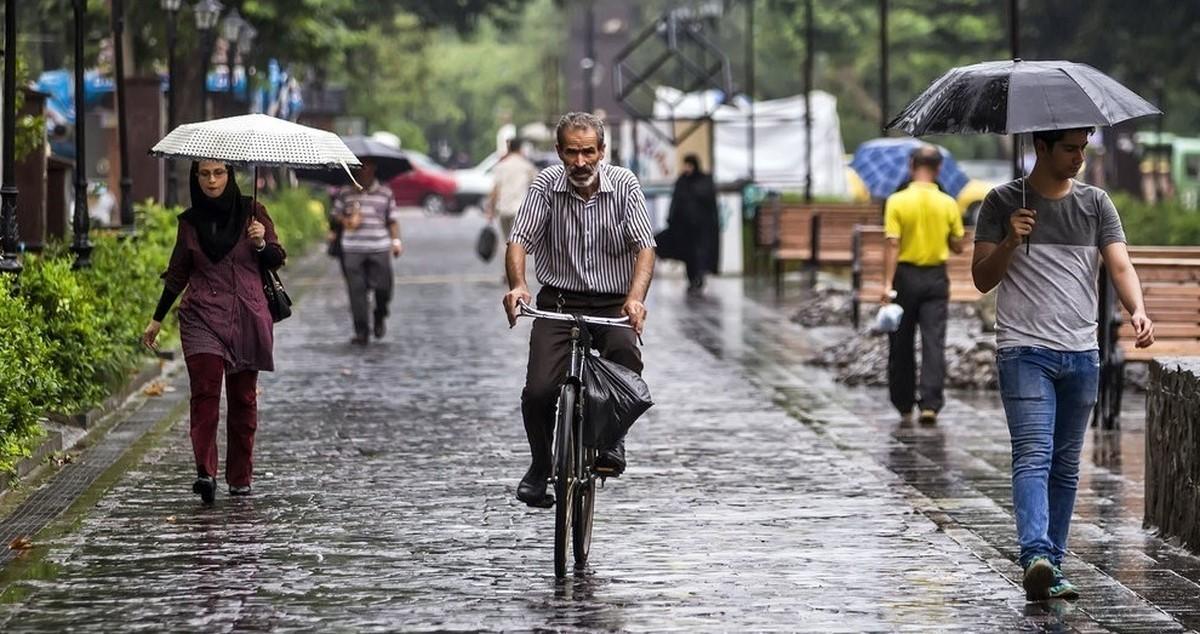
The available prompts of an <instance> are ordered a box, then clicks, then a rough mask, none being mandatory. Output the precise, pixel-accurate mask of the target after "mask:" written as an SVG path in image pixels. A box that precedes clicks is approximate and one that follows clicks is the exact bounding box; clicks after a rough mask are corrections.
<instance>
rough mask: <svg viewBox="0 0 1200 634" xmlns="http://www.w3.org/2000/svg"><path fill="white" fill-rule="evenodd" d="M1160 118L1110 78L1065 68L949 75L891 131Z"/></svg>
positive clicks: (982, 67)
mask: <svg viewBox="0 0 1200 634" xmlns="http://www.w3.org/2000/svg"><path fill="white" fill-rule="evenodd" d="M1154 114H1162V112H1161V111H1160V110H1159V109H1158V108H1155V107H1154V106H1153V105H1151V104H1150V103H1149V102H1147V101H1146V100H1145V99H1142V98H1141V97H1139V96H1138V95H1137V94H1136V93H1134V92H1133V91H1132V90H1129V89H1128V88H1126V87H1125V86H1122V85H1121V84H1120V83H1118V82H1117V81H1116V80H1114V79H1113V78H1111V77H1109V76H1108V75H1105V74H1104V73H1102V72H1100V71H1098V70H1096V69H1095V68H1092V67H1091V66H1088V65H1087V64H1077V63H1075V62H1067V61H1037V62H1029V61H1022V60H1009V61H999V62H983V63H980V64H972V65H970V66H960V67H958V68H952V69H950V70H949V71H947V72H946V74H944V75H942V76H941V77H939V78H938V79H937V80H936V81H934V82H933V83H932V84H931V85H930V86H929V88H926V89H925V92H923V93H921V95H920V96H918V97H917V98H916V99H914V100H913V101H912V103H910V104H908V107H906V108H905V109H904V111H903V112H901V113H900V114H899V115H898V116H897V117H896V118H895V119H893V120H892V121H891V123H889V124H888V125H887V127H888V128H897V129H900V130H904V131H905V132H907V133H909V134H911V135H913V136H921V135H925V134H973V133H986V132H992V133H996V134H1020V133H1022V132H1034V131H1037V130H1065V129H1072V128H1086V127H1091V126H1109V125H1113V124H1116V123H1120V122H1122V121H1127V120H1129V119H1135V118H1137V117H1144V116H1147V115H1154Z"/></svg>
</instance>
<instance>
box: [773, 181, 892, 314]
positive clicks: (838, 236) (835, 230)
mask: <svg viewBox="0 0 1200 634" xmlns="http://www.w3.org/2000/svg"><path fill="white" fill-rule="evenodd" d="M879 219H880V209H879V206H878V205H875V204H870V205H858V204H846V203H806V204H794V203H782V202H780V201H779V200H778V199H776V200H773V201H768V202H764V203H763V204H762V205H760V206H759V208H758V214H757V216H756V226H755V243H756V245H757V246H759V247H760V248H761V249H763V250H765V251H766V252H767V253H768V256H769V259H770V261H771V263H772V266H773V270H774V279H775V292H776V294H777V295H782V293H783V276H784V273H785V272H786V269H787V265H788V263H789V262H802V263H804V264H806V265H807V266H808V267H809V270H810V271H812V272H814V273H815V271H816V270H817V269H819V268H821V267H824V266H849V265H850V264H851V263H852V262H853V260H854V258H853V253H852V248H851V242H852V239H853V233H854V227H855V225H859V224H867V223H870V224H874V223H878V222H879Z"/></svg>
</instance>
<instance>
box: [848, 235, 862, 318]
mask: <svg viewBox="0 0 1200 634" xmlns="http://www.w3.org/2000/svg"><path fill="white" fill-rule="evenodd" d="M860 291H862V225H854V233H852V234H851V238H850V322H851V323H852V324H854V329H855V330H858V323H859V317H860V313H861V311H862V300H861V299H860V298H859V294H860Z"/></svg>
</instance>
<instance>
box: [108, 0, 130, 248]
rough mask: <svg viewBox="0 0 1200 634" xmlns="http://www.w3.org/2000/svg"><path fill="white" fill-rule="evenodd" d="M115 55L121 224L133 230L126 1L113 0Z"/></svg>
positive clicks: (128, 229) (126, 228)
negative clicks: (127, 99)
mask: <svg viewBox="0 0 1200 634" xmlns="http://www.w3.org/2000/svg"><path fill="white" fill-rule="evenodd" d="M112 34H113V55H114V56H115V57H116V65H115V68H114V72H115V73H116V89H117V150H118V153H119V155H120V161H121V185H120V186H121V226H122V227H124V228H125V230H127V231H133V228H134V227H133V223H134V219H133V200H131V194H130V189H132V188H133V175H132V174H130V173H129V128H128V127H127V124H128V122H129V121H128V118H127V117H126V115H125V113H126V110H125V44H124V39H125V1H124V0H112Z"/></svg>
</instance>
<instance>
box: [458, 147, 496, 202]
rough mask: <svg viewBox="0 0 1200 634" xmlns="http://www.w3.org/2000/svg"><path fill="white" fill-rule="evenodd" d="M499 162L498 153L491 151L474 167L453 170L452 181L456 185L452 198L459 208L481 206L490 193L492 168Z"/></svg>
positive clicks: (493, 181) (492, 181) (493, 180)
mask: <svg viewBox="0 0 1200 634" xmlns="http://www.w3.org/2000/svg"><path fill="white" fill-rule="evenodd" d="M499 162H500V155H499V154H497V153H495V152H492V153H491V154H488V155H487V157H486V158H484V159H483V160H482V161H480V162H479V164H478V165H476V166H475V167H468V168H466V169H457V170H454V182H455V183H456V184H457V185H458V189H457V190H455V194H454V198H455V202H456V203H457V207H458V208H459V209H466V208H467V207H471V206H474V207H479V208H480V209H482V208H483V201H484V200H485V199H487V197H488V196H490V195H491V193H492V185H493V184H495V179H494V178H492V168H493V167H495V166H496V163H499Z"/></svg>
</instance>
